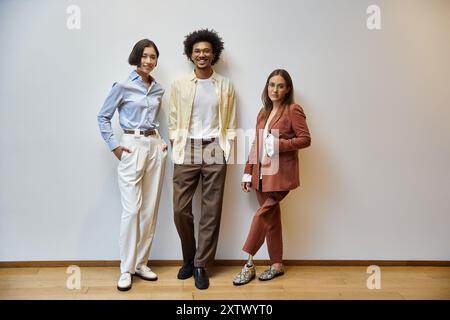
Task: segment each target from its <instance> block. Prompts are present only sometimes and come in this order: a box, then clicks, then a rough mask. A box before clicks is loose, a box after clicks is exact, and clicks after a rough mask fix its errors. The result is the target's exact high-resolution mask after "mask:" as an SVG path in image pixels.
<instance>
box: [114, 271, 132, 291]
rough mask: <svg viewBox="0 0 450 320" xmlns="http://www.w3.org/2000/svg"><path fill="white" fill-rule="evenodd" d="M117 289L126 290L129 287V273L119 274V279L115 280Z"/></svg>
mask: <svg viewBox="0 0 450 320" xmlns="http://www.w3.org/2000/svg"><path fill="white" fill-rule="evenodd" d="M117 289H119V290H120V291H128V290H130V289H131V273H129V272H124V273H122V274H121V275H120V278H119V281H118V282H117Z"/></svg>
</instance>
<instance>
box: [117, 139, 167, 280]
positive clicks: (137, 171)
mask: <svg viewBox="0 0 450 320" xmlns="http://www.w3.org/2000/svg"><path fill="white" fill-rule="evenodd" d="M162 144H163V140H162V139H161V137H160V135H159V134H156V135H152V136H148V137H145V136H137V135H132V134H124V135H123V137H122V142H121V145H122V146H124V147H126V148H128V149H130V150H131V153H128V152H123V154H122V159H121V160H120V163H119V166H118V168H117V172H118V175H119V179H118V181H119V189H120V194H121V200H122V210H123V211H122V220H121V224H120V241H119V244H120V261H121V262H120V271H121V272H122V273H124V272H130V273H131V274H134V272H135V270H136V267H138V266H140V265H142V264H145V265H146V264H147V262H148V257H149V255H150V248H151V245H152V241H153V236H154V234H155V226H156V218H157V215H158V207H159V199H160V194H161V187H162V184H163V177H164V168H165V160H166V157H167V150H166V151H162Z"/></svg>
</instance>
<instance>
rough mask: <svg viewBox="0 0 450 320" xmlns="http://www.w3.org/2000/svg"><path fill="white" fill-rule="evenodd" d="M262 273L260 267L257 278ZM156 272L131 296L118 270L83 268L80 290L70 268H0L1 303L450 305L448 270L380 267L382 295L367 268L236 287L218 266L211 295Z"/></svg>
mask: <svg viewBox="0 0 450 320" xmlns="http://www.w3.org/2000/svg"><path fill="white" fill-rule="evenodd" d="M264 269H265V266H258V267H257V275H259V274H260V273H261V272H262V271H263V270H264ZM152 270H154V271H155V272H156V273H158V276H159V280H158V281H155V282H150V281H144V280H142V279H140V278H137V277H135V278H134V280H133V288H132V289H131V290H130V291H128V292H119V291H118V290H117V289H116V281H117V278H118V276H119V269H118V268H109V267H108V268H98V267H82V268H81V289H79V290H78V289H73V290H69V289H68V288H67V287H66V281H67V279H68V277H70V274H67V273H66V268H0V299H160V300H172V299H183V300H191V299H216V300H227V299H233V300H241V299H245V300H252V299H262V300H267V299H269V300H276V299H284V300H292V299H294V300H300V299H313V300H315V299H388V300H390V299H394V300H401V299H446V300H448V299H450V268H449V267H381V289H372V290H369V289H368V288H367V285H366V282H367V279H368V277H369V276H370V274H368V273H367V268H366V267H305V266H287V267H286V273H285V275H284V276H281V277H278V278H276V279H273V280H271V281H266V282H262V281H259V280H257V279H256V280H253V281H252V282H250V283H249V284H247V285H245V286H240V287H236V286H233V285H232V283H231V281H232V279H233V277H234V275H235V274H236V273H237V272H239V270H240V267H235V266H223V267H222V266H216V267H213V268H211V269H210V270H209V273H210V283H211V285H210V288H209V289H208V290H197V289H196V288H195V286H194V280H193V278H190V279H187V280H184V281H182V280H178V279H176V274H177V271H178V267H173V266H169V267H164V266H158V267H153V268H152Z"/></svg>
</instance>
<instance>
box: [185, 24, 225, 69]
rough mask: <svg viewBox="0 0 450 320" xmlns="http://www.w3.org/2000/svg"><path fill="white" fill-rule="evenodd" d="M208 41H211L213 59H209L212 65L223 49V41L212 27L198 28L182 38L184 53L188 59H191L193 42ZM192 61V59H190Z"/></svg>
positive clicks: (217, 59)
mask: <svg viewBox="0 0 450 320" xmlns="http://www.w3.org/2000/svg"><path fill="white" fill-rule="evenodd" d="M203 41H205V42H209V43H211V46H212V49H213V53H214V59H213V61H211V64H212V65H214V64H216V63H217V62H218V61H219V58H220V54H221V53H222V50H223V41H222V38H221V37H220V36H219V35H218V33H217V32H216V31H214V30H213V29H211V30H208V29H200V30H196V31H193V32H191V33H189V34H188V35H187V36H186V38H185V39H184V42H183V44H184V54H185V55H186V56H187V58H188V59H189V60H191V55H192V49H193V47H194V44H196V43H198V42H203ZM191 61H192V60H191Z"/></svg>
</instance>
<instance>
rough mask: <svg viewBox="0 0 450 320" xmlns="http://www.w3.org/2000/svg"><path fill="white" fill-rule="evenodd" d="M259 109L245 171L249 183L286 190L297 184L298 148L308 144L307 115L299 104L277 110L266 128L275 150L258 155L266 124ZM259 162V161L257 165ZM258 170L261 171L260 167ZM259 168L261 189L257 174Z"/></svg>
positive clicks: (269, 190)
mask: <svg viewBox="0 0 450 320" xmlns="http://www.w3.org/2000/svg"><path fill="white" fill-rule="evenodd" d="M262 110H263V109H261V110H260V112H259V114H258V117H257V120H256V133H255V140H254V141H253V144H252V147H251V150H250V153H249V156H248V160H247V163H246V165H245V171H244V172H245V173H247V174H251V175H252V187H253V188H255V189H257V190H259V191H262V192H272V191H287V190H292V189H295V188H297V187H298V186H299V185H300V176H299V164H298V150H299V149H302V148H306V147H308V146H309V145H310V144H311V137H310V134H309V130H308V125H307V124H306V116H305V113H304V112H303V109H302V107H301V106H300V105H298V104H295V103H294V104H291V105H290V106H286V107H284V108H282V109H280V110H279V111H278V113H277V114H276V115H275V116H274V117H273V118H272V121H271V122H270V124H269V128H268V132H269V133H271V134H272V135H273V136H274V137H275V143H274V144H275V154H274V155H272V156H271V157H267V156H265V157H264V158H263V159H262V161H261V160H260V159H259V153H260V152H259V150H260V149H261V147H262V143H264V139H263V130H264V127H265V125H266V123H265V119H263V117H262ZM260 163H262V164H261V165H259V164H260ZM260 170H261V171H260ZM261 172H262V190H261V189H260V185H259V178H260V174H261Z"/></svg>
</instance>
